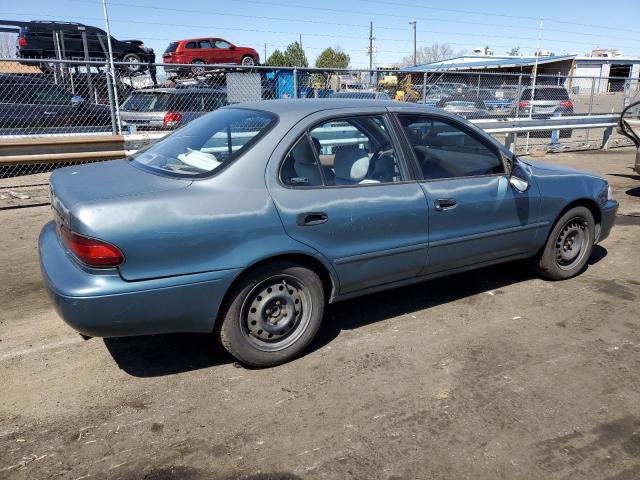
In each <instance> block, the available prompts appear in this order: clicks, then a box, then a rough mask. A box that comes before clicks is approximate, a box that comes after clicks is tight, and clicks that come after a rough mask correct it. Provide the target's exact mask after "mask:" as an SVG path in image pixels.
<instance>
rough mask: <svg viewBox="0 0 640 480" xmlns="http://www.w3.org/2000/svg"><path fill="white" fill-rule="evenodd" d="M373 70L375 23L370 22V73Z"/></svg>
mask: <svg viewBox="0 0 640 480" xmlns="http://www.w3.org/2000/svg"><path fill="white" fill-rule="evenodd" d="M372 70H373V22H369V72H371V71H372Z"/></svg>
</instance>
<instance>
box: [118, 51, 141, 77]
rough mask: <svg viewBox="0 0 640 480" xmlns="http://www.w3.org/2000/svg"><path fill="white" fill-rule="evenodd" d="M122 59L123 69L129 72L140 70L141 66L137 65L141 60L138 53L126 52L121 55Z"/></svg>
mask: <svg viewBox="0 0 640 480" xmlns="http://www.w3.org/2000/svg"><path fill="white" fill-rule="evenodd" d="M122 61H123V62H124V63H126V64H127V65H125V67H124V70H126V71H127V72H130V73H137V72H139V71H140V70H141V68H142V67H141V66H140V65H138V64H139V63H141V62H142V59H141V58H140V55H138V54H136V53H127V54H125V55H124V56H123V57H122Z"/></svg>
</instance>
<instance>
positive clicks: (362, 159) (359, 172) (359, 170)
mask: <svg viewBox="0 0 640 480" xmlns="http://www.w3.org/2000/svg"><path fill="white" fill-rule="evenodd" d="M370 162H371V160H370V158H369V155H368V154H367V152H366V150H361V149H359V148H357V147H349V148H345V147H343V148H339V149H338V150H337V151H336V156H335V159H334V164H333V170H334V173H335V184H336V185H357V184H359V183H368V182H367V180H366V177H367V173H369V165H370Z"/></svg>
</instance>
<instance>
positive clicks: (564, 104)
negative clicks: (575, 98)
mask: <svg viewBox="0 0 640 480" xmlns="http://www.w3.org/2000/svg"><path fill="white" fill-rule="evenodd" d="M560 106H561V107H562V108H573V102H572V101H571V100H565V101H564V102H560Z"/></svg>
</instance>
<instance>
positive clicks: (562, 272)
mask: <svg viewBox="0 0 640 480" xmlns="http://www.w3.org/2000/svg"><path fill="white" fill-rule="evenodd" d="M595 231H596V226H595V220H594V219H593V215H592V214H591V211H590V210H589V209H588V208H586V207H574V208H572V209H571V210H569V211H567V212H566V213H565V214H564V215H562V216H561V217H560V218H559V219H558V221H557V222H556V224H555V225H554V227H553V229H552V230H551V233H550V234H549V238H548V239H547V243H546V244H545V246H544V248H543V249H542V251H541V252H540V254H539V255H538V257H537V258H536V261H535V268H536V270H537V271H538V273H539V274H540V275H542V276H543V277H546V278H549V279H551V280H566V279H568V278H571V277H575V276H576V275H578V274H579V273H580V272H581V271H582V270H583V269H584V267H585V266H586V265H587V262H588V261H589V257H590V256H591V251H592V250H593V243H594V241H595Z"/></svg>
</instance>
